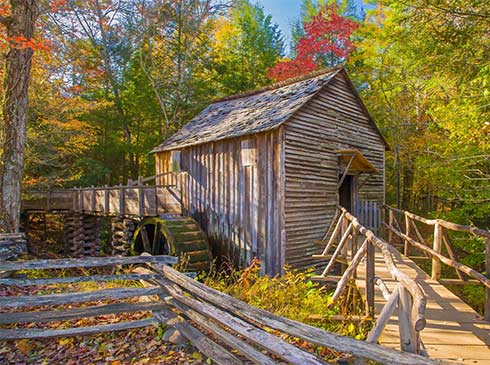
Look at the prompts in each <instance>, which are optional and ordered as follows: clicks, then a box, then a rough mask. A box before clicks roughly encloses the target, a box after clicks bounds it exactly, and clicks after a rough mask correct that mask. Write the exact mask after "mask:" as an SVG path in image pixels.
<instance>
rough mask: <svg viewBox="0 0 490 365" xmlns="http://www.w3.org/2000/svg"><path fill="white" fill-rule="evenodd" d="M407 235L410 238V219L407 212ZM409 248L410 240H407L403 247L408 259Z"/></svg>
mask: <svg viewBox="0 0 490 365" xmlns="http://www.w3.org/2000/svg"><path fill="white" fill-rule="evenodd" d="M405 234H406V235H407V236H409V237H410V218H409V217H408V215H407V212H405ZM409 247H410V246H409V243H408V240H405V242H404V245H403V254H404V255H405V256H407V257H408V250H409Z"/></svg>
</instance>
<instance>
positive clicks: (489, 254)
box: [484, 238, 490, 322]
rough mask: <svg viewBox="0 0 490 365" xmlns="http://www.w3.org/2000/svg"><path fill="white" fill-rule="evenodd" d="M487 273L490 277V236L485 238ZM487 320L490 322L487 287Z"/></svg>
mask: <svg viewBox="0 0 490 365" xmlns="http://www.w3.org/2000/svg"><path fill="white" fill-rule="evenodd" d="M485 273H486V277H487V278H489V279H490V238H486V239H485ZM484 315H485V321H487V322H490V288H488V287H485V313H484Z"/></svg>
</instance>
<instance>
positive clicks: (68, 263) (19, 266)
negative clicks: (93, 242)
mask: <svg viewBox="0 0 490 365" xmlns="http://www.w3.org/2000/svg"><path fill="white" fill-rule="evenodd" d="M178 261H179V259H178V258H177V257H174V256H167V255H160V256H130V257H85V258H83V259H55V260H26V261H15V262H0V270H9V271H15V270H41V269H68V268H76V267H102V266H116V265H134V264H145V263H163V264H176V263H177V262H178Z"/></svg>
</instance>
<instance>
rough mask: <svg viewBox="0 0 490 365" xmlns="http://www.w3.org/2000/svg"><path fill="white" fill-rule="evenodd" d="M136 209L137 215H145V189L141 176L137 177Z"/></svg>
mask: <svg viewBox="0 0 490 365" xmlns="http://www.w3.org/2000/svg"><path fill="white" fill-rule="evenodd" d="M137 185H138V211H139V216H140V217H144V216H145V191H144V190H143V178H142V177H141V176H140V177H138V183H137Z"/></svg>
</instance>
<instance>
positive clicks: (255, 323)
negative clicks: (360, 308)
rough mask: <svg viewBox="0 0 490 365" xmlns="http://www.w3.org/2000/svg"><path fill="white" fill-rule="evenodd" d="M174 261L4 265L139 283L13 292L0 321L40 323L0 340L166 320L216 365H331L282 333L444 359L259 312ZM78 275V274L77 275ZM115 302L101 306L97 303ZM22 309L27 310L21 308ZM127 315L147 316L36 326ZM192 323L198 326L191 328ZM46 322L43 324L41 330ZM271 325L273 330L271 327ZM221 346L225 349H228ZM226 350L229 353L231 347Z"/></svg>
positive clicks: (403, 360)
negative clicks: (83, 270)
mask: <svg viewBox="0 0 490 365" xmlns="http://www.w3.org/2000/svg"><path fill="white" fill-rule="evenodd" d="M174 262H176V258H173V257H170V256H151V255H142V256H139V257H127V258H97V259H91V261H90V262H87V259H69V260H36V261H19V262H11V263H2V265H4V266H5V265H7V266H8V267H7V266H5V267H4V269H8V270H47V269H49V270H52V269H61V268H75V267H100V266H117V265H126V266H127V265H134V264H136V263H138V264H140V265H142V266H139V267H137V268H133V270H132V272H131V273H130V274H128V273H125V274H119V275H118V274H114V275H112V276H111V277H110V278H108V277H107V276H104V275H94V276H72V277H65V278H46V279H25V278H23V279H15V278H12V279H10V278H9V279H5V280H4V281H3V282H1V284H4V285H24V284H25V281H26V280H49V279H64V280H63V281H61V282H57V281H56V280H55V281H53V282H48V283H45V284H49V285H55V284H60V283H66V282H70V281H71V282H80V281H86V280H91V281H94V282H99V281H101V280H100V279H101V278H102V277H103V280H109V279H110V280H114V281H117V282H118V283H122V284H120V285H127V281H125V279H127V278H128V275H131V276H130V277H131V280H138V281H140V282H141V283H142V284H144V285H143V287H142V288H141V287H140V288H136V287H117V288H111V289H102V290H95V291H90V292H78V293H59V294H49V295H46V294H44V295H31V296H10V297H5V298H0V299H1V300H0V310H2V313H0V324H2V325H8V326H11V325H12V324H17V325H19V324H22V323H37V324H38V325H36V328H31V326H28V327H27V328H21V327H19V326H17V328H0V340H16V339H22V338H49V337H67V336H80V335H91V334H96V333H100V332H107V331H111V332H112V331H120V330H126V329H131V328H139V327H145V326H150V325H152V324H159V323H166V324H167V325H168V326H171V327H174V328H175V329H177V330H178V331H179V332H180V333H181V334H182V335H183V336H184V337H186V338H187V339H188V340H189V341H190V342H191V343H192V344H193V345H194V346H195V347H196V348H197V349H198V350H199V351H200V352H201V353H203V355H205V356H206V357H208V358H210V359H211V360H213V361H214V362H216V363H217V364H243V363H246V362H247V361H252V362H253V363H256V364H270V365H272V364H278V363H280V362H281V361H283V362H287V363H290V364H298V365H300V364H301V365H302V364H317V365H319V364H328V362H326V361H325V360H324V359H323V358H321V357H319V356H318V355H316V354H314V353H312V352H309V351H307V350H305V349H303V348H299V347H297V346H295V345H293V344H291V343H289V342H288V341H286V340H285V339H284V338H286V337H287V336H292V337H294V338H299V339H301V340H304V341H306V342H307V343H311V344H315V345H318V346H324V347H327V348H330V349H332V350H334V351H337V352H340V353H345V354H350V355H351V356H352V357H354V358H359V359H361V361H363V360H364V359H366V360H373V361H376V362H378V363H382V364H393V363H396V364H400V365H408V364H410V365H435V364H445V363H444V362H442V361H439V360H433V359H429V358H425V357H421V356H418V355H415V354H410V353H403V352H399V351H396V350H393V349H389V348H385V347H382V346H380V345H377V344H375V343H366V342H363V341H358V340H355V339H353V338H348V337H343V336H339V335H337V334H335V333H331V332H328V331H325V330H322V329H320V328H316V327H312V326H309V325H306V324H303V323H300V322H297V321H294V320H291V319H287V318H284V317H280V316H278V315H275V314H272V313H270V312H267V311H265V310H263V309H259V308H256V307H253V306H251V305H249V304H247V303H244V302H242V301H240V300H238V299H235V298H233V297H230V296H228V295H226V294H224V293H221V292H219V291H217V290H214V289H212V288H209V287H207V286H205V285H204V284H201V283H199V282H197V281H195V280H193V279H191V278H190V277H189V276H187V275H184V274H182V273H179V272H178V271H176V270H174V269H173V268H171V267H170V266H167V264H171V263H174ZM80 278H83V279H82V280H80ZM130 297H144V298H145V301H144V302H130V301H122V302H121V301H120V300H123V299H127V298H130ZM94 300H97V301H99V303H98V304H97V305H91V306H88V307H79V308H65V309H56V310H54V309H53V310H46V309H45V308H43V310H36V307H38V306H46V305H50V306H58V305H63V304H67V303H75V304H78V303H82V302H90V301H94ZM107 300H111V301H112V300H116V301H119V302H111V303H103V302H100V301H107ZM14 307H15V309H16V310H15V311H6V310H9V309H10V310H11V309H13V308H14ZM20 308H29V309H28V310H27V311H20V310H19V309H20ZM126 312H148V313H151V314H150V316H149V317H147V318H143V319H138V320H132V321H122V322H117V323H108V324H104V323H103V320H100V321H98V322H97V325H94V326H86V327H71V328H64V329H58V328H53V327H52V325H51V326H48V327H46V325H43V326H41V325H39V324H40V323H47V324H49V323H50V322H59V321H64V320H69V319H78V318H88V317H99V316H102V315H107V314H117V313H126ZM196 325H197V326H196ZM43 327H44V328H43ZM271 329H272V330H274V332H273V333H271V331H270V330H271ZM225 345H226V347H225ZM230 349H231V350H230Z"/></svg>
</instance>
